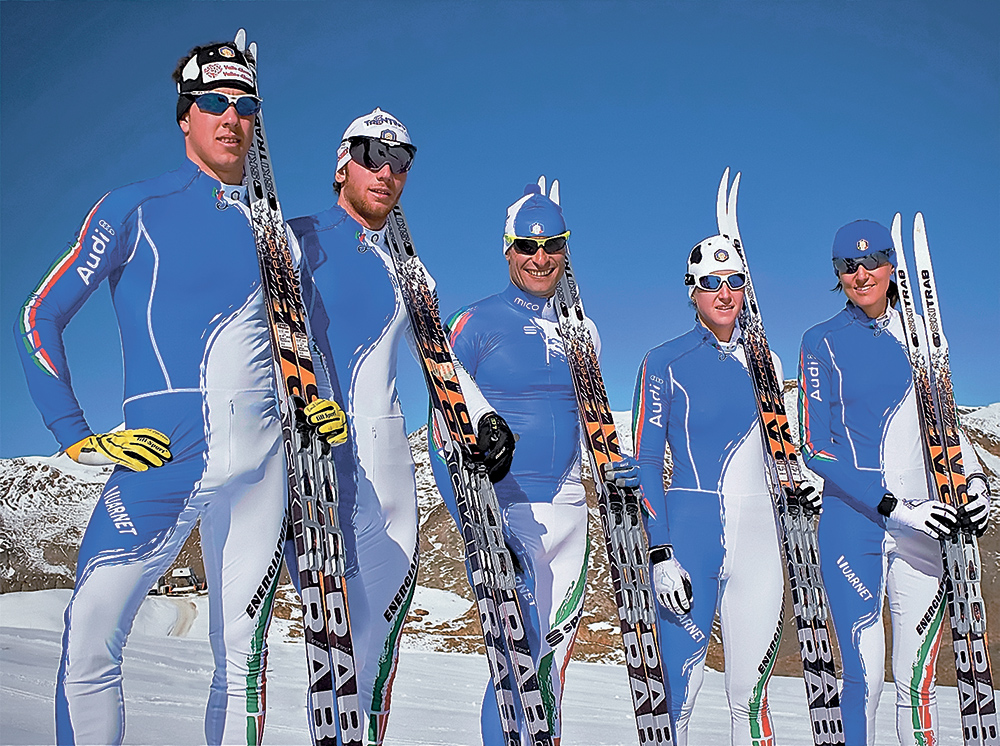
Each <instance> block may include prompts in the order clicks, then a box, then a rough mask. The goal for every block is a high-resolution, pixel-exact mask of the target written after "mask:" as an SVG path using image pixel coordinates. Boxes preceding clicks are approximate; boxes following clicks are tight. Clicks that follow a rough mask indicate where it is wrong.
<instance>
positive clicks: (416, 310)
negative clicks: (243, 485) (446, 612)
mask: <svg viewBox="0 0 1000 746" xmlns="http://www.w3.org/2000/svg"><path fill="white" fill-rule="evenodd" d="M386 247H387V249H388V251H389V254H390V255H391V256H392V261H393V265H394V267H395V270H396V276H397V279H398V281H399V286H400V289H401V291H402V294H403V300H404V304H405V306H406V312H407V315H408V316H409V318H410V326H411V328H412V330H413V336H414V339H415V341H416V346H417V349H418V350H419V352H420V363H421V367H422V368H423V371H424V377H425V379H426V381H427V391H428V393H429V394H430V399H431V406H432V407H433V413H434V417H433V423H434V430H435V435H437V436H438V437H439V438H440V442H442V443H443V444H444V452H445V459H446V461H447V463H448V472H449V474H450V475H451V483H452V488H453V489H454V490H455V500H456V503H457V505H458V513H459V521H460V523H461V524H462V539H463V541H464V542H465V563H466V568H467V570H468V573H469V577H470V578H471V582H472V589H473V592H474V594H475V597H476V607H477V608H478V610H479V621H480V623H481V624H482V629H483V641H484V642H485V645H486V658H487V660H488V662H489V666H490V674H491V675H492V677H493V683H494V689H495V691H496V698H497V708H498V709H499V711H500V723H501V727H502V728H503V731H504V738H505V741H506V743H507V744H508V746H519V745H520V744H521V736H520V733H519V729H518V717H517V713H518V709H517V704H516V703H515V692H516V695H517V698H518V700H519V701H520V713H521V715H522V716H523V718H522V719H523V722H524V724H525V727H526V728H527V731H528V737H529V739H530V743H531V744H532V746H551V744H552V734H551V730H550V728H551V725H550V723H549V721H548V718H547V716H546V713H545V706H544V704H543V700H542V694H541V691H540V689H539V686H538V674H537V672H536V671H535V664H534V661H533V660H532V658H531V650H530V648H529V647H528V639H527V637H526V635H525V628H524V622H523V621H522V616H521V610H520V607H519V606H518V600H517V594H516V592H515V590H514V568H513V563H512V561H511V558H510V554H509V552H508V550H507V547H506V545H505V544H504V540H503V528H502V524H501V519H500V506H499V504H498V503H497V497H496V494H495V493H494V491H493V485H492V483H491V482H490V480H489V477H488V476H487V474H486V467H485V466H484V465H483V464H481V463H479V462H477V461H476V460H474V459H473V458H471V456H472V453H473V451H474V450H475V449H476V431H475V428H473V426H472V420H471V418H470V416H469V410H468V407H467V406H466V403H465V396H464V395H463V394H462V388H461V385H460V383H459V379H458V374H457V372H456V367H457V366H458V365H460V364H459V363H457V362H456V361H455V359H454V356H453V355H452V352H451V346H450V344H449V343H448V340H447V338H446V336H445V333H444V329H443V328H442V326H441V317H440V314H439V312H438V300H437V294H436V293H435V292H434V291H433V290H432V289H431V287H430V283H429V282H428V277H427V272H426V270H425V269H424V266H423V264H422V263H421V262H420V259H419V258H418V257H417V252H416V249H414V247H413V242H412V240H411V238H410V230H409V227H408V226H407V224H406V217H405V216H404V215H403V210H402V208H400V207H399V206H398V205H397V206H396V207H395V208H393V210H392V213H390V215H389V218H388V220H387V221H386Z"/></svg>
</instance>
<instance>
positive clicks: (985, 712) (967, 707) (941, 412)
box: [892, 212, 1000, 746]
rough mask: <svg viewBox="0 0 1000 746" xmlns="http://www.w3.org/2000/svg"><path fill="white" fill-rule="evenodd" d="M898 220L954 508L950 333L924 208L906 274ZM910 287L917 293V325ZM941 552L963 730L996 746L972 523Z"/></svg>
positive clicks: (960, 471) (909, 318)
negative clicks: (943, 324)
mask: <svg viewBox="0 0 1000 746" xmlns="http://www.w3.org/2000/svg"><path fill="white" fill-rule="evenodd" d="M900 224H901V217H900V215H899V213H896V216H895V217H894V218H893V220H892V243H893V245H894V246H895V249H896V257H897V262H898V264H897V267H896V280H897V283H898V286H899V296H900V300H901V305H902V314H903V323H904V327H905V330H906V347H907V352H908V353H909V356H910V364H911V365H912V367H913V385H914V387H915V390H916V395H917V404H918V409H919V412H920V429H921V435H922V440H923V444H924V458H925V460H926V464H927V479H928V483H929V486H930V490H931V493H932V494H936V495H937V496H938V497H939V498H940V499H941V501H942V502H946V503H948V504H949V505H952V506H954V507H956V508H958V507H960V506H961V505H963V504H964V503H965V502H966V501H967V499H968V495H967V490H966V483H965V471H964V468H963V465H962V447H961V443H960V441H959V424H958V416H957V414H956V411H955V397H954V393H953V391H952V384H951V367H950V364H949V362H948V340H947V339H945V336H944V330H943V329H942V327H941V312H940V307H939V306H938V298H937V287H936V286H935V284H934V271H933V269H932V267H931V255H930V248H929V247H928V245H927V232H926V230H925V228H924V216H923V215H921V214H920V213H919V212H918V213H917V214H916V217H915V218H914V221H913V254H914V261H915V263H916V270H917V274H916V275H915V276H911V275H910V268H909V266H908V265H907V261H906V256H905V254H904V253H903V241H902V230H901V225H900ZM914 295H919V296H920V297H921V305H922V307H923V312H924V316H923V324H922V325H921V324H920V320H919V319H920V317H918V316H917V312H916V301H915V298H914ZM921 326H922V327H923V328H921ZM941 555H942V559H943V561H944V569H945V573H944V579H943V582H944V584H945V589H946V592H947V599H948V613H949V616H950V619H951V639H952V645H953V647H954V650H955V673H956V676H957V679H958V701H959V706H960V707H961V710H962V736H963V738H964V740H965V744H966V746H998V744H1000V728H998V725H997V709H996V700H995V693H994V691H993V675H992V672H991V669H990V657H989V649H988V647H987V643H986V605H985V603H984V601H983V592H982V585H981V577H982V564H981V562H980V558H979V545H978V543H977V542H976V537H975V535H974V534H973V533H972V532H971V530H970V531H963V530H958V531H957V532H956V533H955V535H954V536H952V537H950V538H947V539H944V540H942V541H941Z"/></svg>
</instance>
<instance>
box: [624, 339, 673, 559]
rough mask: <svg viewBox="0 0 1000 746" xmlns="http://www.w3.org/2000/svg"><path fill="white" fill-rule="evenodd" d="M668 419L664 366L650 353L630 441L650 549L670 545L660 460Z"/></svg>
mask: <svg viewBox="0 0 1000 746" xmlns="http://www.w3.org/2000/svg"><path fill="white" fill-rule="evenodd" d="M669 418H670V400H669V398H668V396H667V382H666V366H661V365H658V364H657V363H656V356H655V355H654V354H653V351H651V352H649V353H647V354H646V357H645V359H643V361H642V365H641V366H640V368H639V374H638V376H637V378H636V382H635V394H634V396H633V397H632V439H633V442H634V443H635V456H636V459H637V460H638V462H639V471H640V475H641V480H642V493H643V496H644V498H645V504H646V510H647V512H648V513H649V516H648V521H647V528H648V531H649V545H650V546H658V545H660V544H669V543H670V527H669V525H668V522H667V504H666V493H665V491H664V489H663V457H664V455H665V453H666V449H667V423H668V421H669Z"/></svg>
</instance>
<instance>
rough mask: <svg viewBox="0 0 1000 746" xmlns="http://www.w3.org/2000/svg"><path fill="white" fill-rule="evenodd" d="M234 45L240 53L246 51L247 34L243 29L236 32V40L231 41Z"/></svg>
mask: <svg viewBox="0 0 1000 746" xmlns="http://www.w3.org/2000/svg"><path fill="white" fill-rule="evenodd" d="M233 41H234V42H235V43H236V48H237V49H238V50H240V51H241V52H245V51H247V32H246V30H245V29H239V30H238V31H237V32H236V38H235V39H233Z"/></svg>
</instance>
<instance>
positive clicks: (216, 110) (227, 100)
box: [185, 91, 261, 117]
mask: <svg viewBox="0 0 1000 746" xmlns="http://www.w3.org/2000/svg"><path fill="white" fill-rule="evenodd" d="M185 95H186V96H188V97H189V98H191V99H194V102H195V103H196V104H197V105H198V108H199V109H201V110H202V111H203V112H205V113H206V114H215V115H216V116H218V115H220V114H224V113H225V111H226V109H228V108H229V107H230V106H232V107H233V108H234V109H236V113H237V114H239V115H240V116H241V117H248V116H250V115H251V114H256V113H257V112H258V111H260V104H261V99H259V98H257V97H256V96H251V95H250V94H244V95H242V96H230V95H229V94H228V93H220V92H218V91H191V93H187V94H185Z"/></svg>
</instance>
